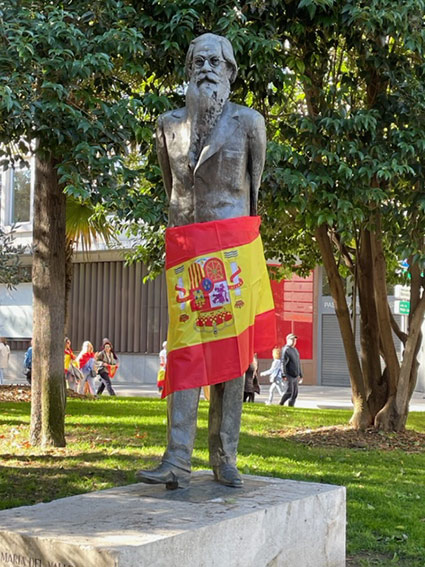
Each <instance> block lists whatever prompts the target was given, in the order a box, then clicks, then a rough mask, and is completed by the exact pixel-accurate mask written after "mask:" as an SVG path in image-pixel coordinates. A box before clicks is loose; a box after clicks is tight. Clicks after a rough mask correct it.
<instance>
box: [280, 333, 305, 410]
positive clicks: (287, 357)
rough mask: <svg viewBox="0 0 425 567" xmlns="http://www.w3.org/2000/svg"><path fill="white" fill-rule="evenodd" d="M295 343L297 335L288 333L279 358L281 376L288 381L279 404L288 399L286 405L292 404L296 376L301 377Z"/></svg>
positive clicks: (295, 396)
mask: <svg viewBox="0 0 425 567" xmlns="http://www.w3.org/2000/svg"><path fill="white" fill-rule="evenodd" d="M296 344H297V336H296V335H294V334H293V333H289V335H287V336H286V345H285V346H284V347H283V349H282V353H281V355H280V360H281V363H282V377H283V379H284V380H285V379H286V381H287V383H288V389H287V390H286V392H285V393H284V394H283V396H282V398H281V400H280V402H279V403H280V405H281V406H283V405H284V403H285V402H286V401H287V400H289V402H288V405H289V406H294V405H295V400H296V399H297V396H298V378H302V376H303V375H302V370H301V362H300V353H299V352H298V350H297V349H296V348H295V345H296Z"/></svg>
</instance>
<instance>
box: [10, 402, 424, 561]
mask: <svg viewBox="0 0 425 567" xmlns="http://www.w3.org/2000/svg"><path fill="white" fill-rule="evenodd" d="M165 407H166V404H165V402H164V401H161V400H159V399H153V398H145V399H144V398H118V399H113V398H106V397H105V398H103V399H100V400H96V401H85V400H68V402H67V418H66V429H67V442H68V445H67V447H66V448H64V449H51V450H47V451H41V450H39V449H35V448H33V447H31V446H30V445H29V443H28V441H27V439H28V429H29V416H30V406H29V404H28V403H22V402H6V403H0V509H5V508H11V507H14V506H22V505H25V504H33V503H36V502H46V501H49V500H53V499H56V498H61V497H64V496H70V495H72V494H78V493H83V492H89V491H93V490H99V489H103V488H109V487H113V486H117V485H124V484H129V483H133V482H135V472H136V470H138V469H139V468H148V467H150V466H154V465H156V464H157V463H158V461H159V459H160V457H161V455H162V453H163V450H164V443H165V428H166V415H165ZM207 413H208V404H207V403H206V402H201V403H200V411H199V420H198V435H197V439H196V444H195V451H194V458H193V466H194V468H198V469H205V468H208V453H207V450H206V439H207ZM349 417H350V412H349V411H342V410H308V409H301V408H296V407H295V408H287V407H283V408H282V407H281V406H265V405H262V404H245V405H244V412H243V417H242V431H241V439H240V444H239V457H238V466H239V468H240V470H241V471H242V472H243V473H247V474H254V475H263V476H276V477H281V478H291V479H295V480H303V481H313V482H323V483H330V484H339V485H344V486H346V488H347V510H348V526H347V546H348V549H347V553H348V555H349V556H350V560H349V562H348V563H347V565H350V566H353V567H354V566H355V567H361V566H375V565H379V566H382V567H384V566H389V565H399V566H403V567H404V566H405V567H423V565H424V564H425V443H424V440H425V412H423V413H412V414H411V415H410V416H409V422H408V428H409V429H410V430H412V431H411V432H410V434H409V435H408V436H405V437H403V436H402V437H397V436H395V435H387V434H379V433H378V434H377V433H375V434H371V433H369V434H368V435H362V436H359V435H357V434H356V433H355V432H352V431H350V430H349V429H348V428H346V427H344V426H346V424H347V423H348V420H349ZM413 431H414V432H416V433H414V432H413Z"/></svg>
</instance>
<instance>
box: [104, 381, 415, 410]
mask: <svg viewBox="0 0 425 567" xmlns="http://www.w3.org/2000/svg"><path fill="white" fill-rule="evenodd" d="M114 389H115V391H116V392H117V394H118V395H119V396H153V397H158V398H159V394H158V391H157V389H156V387H155V385H153V384H142V385H138V384H131V383H122V384H120V383H118V382H116V383H115V384H114ZM268 391H269V388H268V385H267V384H266V385H262V386H261V394H260V395H256V396H255V402H258V403H265V401H266V400H267V397H268ZM278 403H279V396H278V395H277V394H275V397H274V399H273V404H274V405H275V404H278ZM296 406H297V407H301V408H323V409H352V407H353V404H352V403H351V388H347V387H335V386H306V385H304V384H301V385H300V387H299V394H298V398H297V403H296ZM410 410H411V411H425V397H424V394H423V393H421V392H415V393H414V394H413V397H412V400H411V403H410Z"/></svg>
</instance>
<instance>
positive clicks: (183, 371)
mask: <svg viewBox="0 0 425 567" xmlns="http://www.w3.org/2000/svg"><path fill="white" fill-rule="evenodd" d="M275 345H276V319H275V312H274V309H273V310H271V311H266V312H264V313H261V314H260V315H258V316H257V317H256V318H255V323H254V325H251V326H250V327H248V329H246V330H245V331H244V332H243V333H241V334H240V335H238V336H236V337H231V338H228V339H222V340H218V341H212V342H207V343H200V344H198V345H194V346H190V347H184V348H180V349H177V350H174V351H171V352H169V353H167V370H166V376H165V383H164V389H163V391H162V397H163V398H164V397H165V396H168V394H171V393H172V392H175V391H177V390H186V389H188V388H199V387H201V386H207V385H212V384H219V383H221V382H227V381H228V380H233V379H234V378H237V377H238V376H242V374H244V373H245V371H246V370H247V368H248V366H249V365H250V364H251V362H252V359H253V358H254V353H255V352H261V351H267V350H269V351H271V350H272V348H273V347H274V346H275ZM170 369H172V372H170V371H169V370H170Z"/></svg>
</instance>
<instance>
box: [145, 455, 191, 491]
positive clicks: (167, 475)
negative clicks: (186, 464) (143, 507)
mask: <svg viewBox="0 0 425 567" xmlns="http://www.w3.org/2000/svg"><path fill="white" fill-rule="evenodd" d="M136 478H137V479H138V480H139V481H140V482H144V483H146V484H165V487H166V488H167V489H168V490H175V489H176V488H187V487H188V486H189V483H190V472H188V471H185V470H184V469H180V468H178V467H176V466H174V465H172V464H171V463H167V462H164V463H161V464H160V465H159V467H157V468H156V469H153V470H151V471H143V470H142V471H137V473H136Z"/></svg>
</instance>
